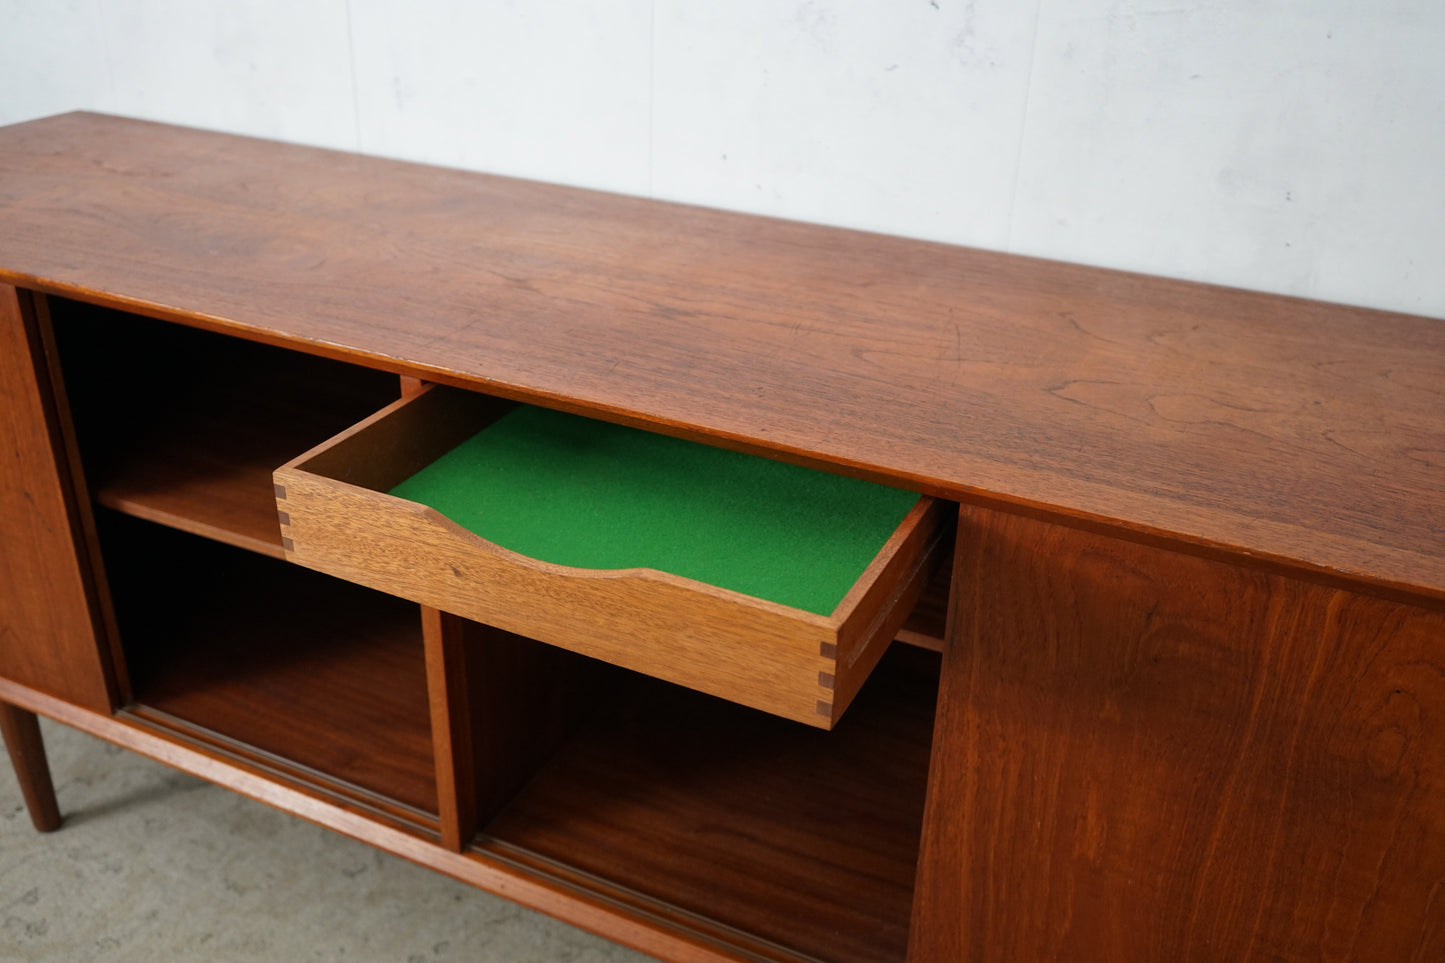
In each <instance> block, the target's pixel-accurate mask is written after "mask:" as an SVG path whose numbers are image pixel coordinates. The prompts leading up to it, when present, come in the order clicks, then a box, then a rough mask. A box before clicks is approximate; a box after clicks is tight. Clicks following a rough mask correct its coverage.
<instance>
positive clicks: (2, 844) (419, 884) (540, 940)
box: [0, 720, 649, 963]
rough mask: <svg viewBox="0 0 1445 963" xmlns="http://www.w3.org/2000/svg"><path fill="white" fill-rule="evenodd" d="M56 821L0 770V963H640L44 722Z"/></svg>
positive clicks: (5, 764)
mask: <svg viewBox="0 0 1445 963" xmlns="http://www.w3.org/2000/svg"><path fill="white" fill-rule="evenodd" d="M41 725H42V731H43V733H44V737H45V744H46V748H47V750H48V751H49V756H50V765H51V772H52V775H53V776H54V779H55V786H56V793H57V796H58V797H59V800H60V809H61V812H62V813H63V814H64V816H65V823H64V825H63V826H61V828H60V830H59V831H57V832H55V833H51V834H49V835H41V834H39V833H36V832H34V830H33V829H32V828H31V826H30V820H29V817H28V815H27V814H26V812H25V808H24V804H23V803H22V802H21V799H20V789H19V787H18V786H17V785H16V782H15V777H14V774H13V773H12V772H11V770H10V765H9V760H8V758H6V757H4V756H3V755H0V961H4V963H11V961H22V960H23V961H55V963H60V961H64V963H84V961H92V960H95V961H107V963H110V961H117V963H118V961H134V963H141V961H145V963H154V961H172V960H205V961H218V963H220V961H237V963H241V961H246V963H250V961H257V963H259V961H265V963H286V961H302V960H347V961H354V963H366V961H373V960H375V961H397V963H442V961H453V960H455V961H460V960H466V961H468V963H489V961H507V963H531V961H535V963H547V961H574V963H635V961H642V960H646V959H649V957H644V956H642V955H641V954H638V953H634V952H632V951H630V950H626V949H623V948H622V947H620V946H616V945H615V944H612V943H608V942H606V941H605V940H602V939H599V938H597V937H594V936H591V935H589V934H587V933H584V932H582V931H580V930H577V929H574V928H572V927H570V926H567V925H566V924H564V923H559V922H556V921H555V920H552V919H549V918H547V917H545V916H541V915H539V914H536V913H532V912H530V911H528V910H524V909H521V908H520V907H518V906H516V905H514V904H512V903H508V902H506V901H505V900H501V899H497V898H495V897H492V896H489V895H487V894H485V893H481V892H478V891H477V890H474V889H471V888H470V887H467V886H463V885H461V884H460V883H456V882H453V881H452V880H450V879H447V878H445V877H442V876H440V875H437V874H436V873H433V872H431V871H429V870H425V869H421V868H420V867H417V866H413V865H412V864H410V863H407V862H404V861H402V860H400V859H397V858H396V857H393V856H389V855H387V854H385V853H380V852H377V851H375V850H373V849H371V848H370V847H367V846H364V845H362V844H360V843H356V842H353V841H351V840H349V839H345V838H343V837H341V836H338V835H337V834H335V833H333V832H330V831H328V830H325V829H321V828H319V827H316V826H313V825H311V824H309V823H305V822H302V821H301V820H299V819H296V818H294V817H291V816H288V815H286V814H284V813H280V812H277V811H275V810H273V809H270V808H268V807H266V806H263V805H261V804H260V803H256V802H252V801H251V800H249V799H245V798H243V797H241V796H239V795H236V794H235V793H233V792H230V791H228V790H225V789H219V788H217V787H215V786H211V785H208V784H207V783H205V782H202V781H201V780H199V779H195V778H192V777H191V776H187V775H183V774H181V773H179V772H176V771H174V770H171V769H168V768H166V767H164V766H162V765H160V764H159V763H154V762H151V761H150V760H147V759H144V758H142V757H140V756H137V755H135V754H133V753H130V752H126V751H124V750H121V749H118V748H116V747H114V746H111V745H108V744H106V743H103V742H100V741H99V740H96V739H93V738H91V737H89V736H86V735H83V734H81V733H78V732H75V731H74V730H71V729H68V728H65V727H63V726H59V725H55V724H53V723H49V722H48V721H45V720H42V723H41Z"/></svg>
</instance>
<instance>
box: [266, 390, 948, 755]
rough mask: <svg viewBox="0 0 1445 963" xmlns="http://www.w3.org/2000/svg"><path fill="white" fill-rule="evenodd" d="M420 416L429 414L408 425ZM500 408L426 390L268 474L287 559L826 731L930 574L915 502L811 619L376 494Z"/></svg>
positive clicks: (925, 534)
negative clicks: (578, 557)
mask: <svg viewBox="0 0 1445 963" xmlns="http://www.w3.org/2000/svg"><path fill="white" fill-rule="evenodd" d="M424 410H425V411H427V412H429V413H430V414H431V415H434V417H424V418H418V417H417V415H418V412H421V411H424ZM498 413H499V412H498V411H497V404H496V403H495V402H494V401H491V400H489V399H486V398H480V397H478V396H475V395H468V394H466V393H464V392H456V391H452V390H450V389H428V390H426V391H425V392H424V393H422V394H420V395H418V396H416V397H414V398H411V399H406V400H403V401H400V402H397V403H395V404H393V405H391V406H390V407H388V408H387V409H385V410H384V411H383V412H380V413H379V414H378V415H377V416H376V417H375V418H372V419H368V420H367V421H366V422H363V423H362V424H361V425H358V426H357V428H356V429H354V430H352V431H348V432H345V433H343V434H342V435H341V436H339V437H338V438H337V439H335V440H334V443H333V442H328V443H325V444H323V445H319V446H318V447H317V448H315V449H313V450H312V451H310V452H307V453H306V454H304V455H301V456H299V457H298V458H296V459H294V460H293V461H291V462H289V463H288V464H286V465H285V466H283V467H282V468H280V469H278V470H277V471H276V473H275V475H274V478H275V482H276V491H277V499H276V505H277V509H278V511H279V512H280V513H281V514H282V515H283V516H284V518H285V522H284V523H283V525H282V538H283V542H284V544H285V545H286V555H287V558H288V559H290V560H291V561H294V562H296V563H298V564H301V565H305V566H307V567H309V568H314V569H316V570H317V571H321V572H326V573H328V574H330V575H335V576H337V577H338V578H344V579H347V580H348V581H353V582H357V583H358V584H361V585H366V586H369V587H371V588H374V589H377V590H380V591H383V592H389V593H391V594H394V595H398V596H400V597H402V598H406V599H410V600H412V601H414V602H419V603H421V604H422V605H427V606H432V607H435V608H439V609H442V610H444V611H447V612H451V613H453V614H455V615H460V616H463V617H464V618H468V619H471V620H473V621H476V622H483V623H486V624H488V625H493V626H496V627H497V628H500V629H503V630H505V631H507V632H513V633H516V634H518V635H521V636H524V637H526V638H531V639H537V640H540V641H542V642H546V643H548V644H550V645H557V646H560V647H562V648H565V649H568V650H570V651H573V652H579V653H581V654H583V655H587V656H590V657H592V658H595V659H600V660H602V661H605V662H609V663H611V664H613V665H621V666H624V667H626V668H630V669H636V670H637V671H640V672H645V673H647V674H649V675H653V676H655V677H657V678H661V679H667V680H669V681H672V682H677V683H679V684H681V685H686V686H689V687H691V688H695V689H698V690H699V691H702V692H708V693H710V694H713V695H718V696H722V697H723V698H727V699H732V700H733V701H736V702H740V703H742V704H744V705H750V706H753V707H754V708H759V709H763V710H765V711H768V712H775V713H777V714H779V715H783V716H786V717H787V718H790V719H794V720H797V721H799V722H806V723H808V724H809V725H814V726H820V727H824V728H827V727H831V726H832V725H833V724H835V723H836V721H837V719H838V718H839V717H840V716H841V715H842V713H843V711H844V710H846V708H847V706H848V703H849V701H850V700H851V699H852V697H853V695H854V694H855V693H856V692H857V690H858V687H859V686H860V685H861V684H862V681H863V679H865V678H867V675H868V671H869V670H870V669H871V668H872V667H873V664H874V663H875V662H876V661H877V659H878V656H879V655H880V654H881V652H882V651H883V649H884V648H885V647H886V646H887V644H888V642H889V641H891V640H892V638H893V636H894V634H895V633H896V632H897V630H898V629H899V627H900V626H901V625H902V623H903V621H904V619H905V618H906V617H907V614H908V612H909V611H910V610H911V608H912V606H913V603H914V602H915V601H916V600H917V598H918V596H919V594H920V593H921V592H922V590H923V586H924V585H925V584H926V582H927V580H928V574H929V564H928V563H929V560H930V557H931V555H932V554H933V553H934V551H935V550H936V549H937V547H938V545H939V544H940V531H939V530H940V527H941V519H942V515H943V512H942V508H941V503H939V502H936V501H935V500H933V499H928V498H923V499H920V500H919V502H918V504H917V505H916V506H915V507H914V509H913V510H912V511H910V512H909V514H908V516H907V517H906V518H905V519H904V520H903V522H902V523H901V524H900V525H899V527H898V529H897V531H896V532H895V533H894V535H893V536H892V537H891V538H890V539H889V541H888V542H887V544H885V545H884V546H883V548H882V549H881V550H880V551H879V553H878V555H877V557H876V558H875V560H874V562H873V563H872V564H871V565H870V566H869V567H868V569H867V570H866V571H865V572H864V573H863V574H862V576H860V578H859V580H858V582H857V584H856V585H855V586H854V588H853V589H852V590H850V591H849V592H848V594H847V595H845V597H844V598H843V600H842V601H841V602H840V603H839V605H838V608H837V609H836V610H835V611H834V613H833V614H832V615H831V616H828V617H824V616H820V615H815V614H813V613H810V612H805V611H802V610H799V609H793V608H789V607H787V606H783V605H779V604H777V603H774V602H770V601H765V600H762V599H757V598H753V597H750V596H746V595H743V594H741V593H737V592H731V591H728V590H725V589H721V588H717V587H715V586H711V585H706V584H703V583H700V582H695V581H692V580H691V579H686V578H682V577H680V576H676V575H673V574H671V573H666V572H656V571H653V570H650V569H625V570H616V571H602V570H588V569H575V568H568V567H565V566H560V565H554V564H550V563H547V562H542V561H538V560H535V559H530V558H526V557H524V556H521V555H518V554H516V553H514V552H510V551H508V550H507V549H505V548H502V547H500V546H497V545H493V544H491V543H490V542H487V541H486V540H484V539H482V538H480V537H478V536H476V535H474V534H472V533H471V532H468V531H466V530H465V529H463V528H461V527H460V526H459V525H457V524H456V523H454V522H452V521H450V520H449V519H447V518H445V517H443V516H442V515H441V514H439V513H438V512H436V511H435V510H433V509H431V508H428V507H426V506H423V505H419V504H415V503H412V502H408V501H405V500H403V499H400V498H395V497H393V496H391V495H387V494H385V492H384V489H385V488H387V487H390V486H391V485H394V484H396V482H398V481H400V480H401V479H403V478H405V477H407V475H409V474H411V472H413V471H415V470H416V468H418V467H420V466H421V465H424V464H426V463H428V462H429V461H431V460H433V459H435V458H436V457H438V456H440V455H441V454H442V453H444V452H445V451H446V450H448V449H449V448H450V447H451V446H452V445H455V444H456V443H457V440H459V439H460V438H465V437H467V436H468V435H469V434H471V433H472V432H474V431H476V430H478V429H479V428H480V427H482V425H483V424H485V419H488V418H490V417H495V416H496V414H498ZM363 485H365V486H368V487H362V486H363ZM371 486H375V488H378V489H382V490H380V491H377V490H372V487H371ZM543 600H545V601H543Z"/></svg>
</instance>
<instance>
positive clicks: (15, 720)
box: [0, 702, 60, 833]
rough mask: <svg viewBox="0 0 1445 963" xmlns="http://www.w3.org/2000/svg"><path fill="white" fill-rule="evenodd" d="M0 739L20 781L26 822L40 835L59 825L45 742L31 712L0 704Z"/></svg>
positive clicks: (7, 704)
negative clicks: (26, 815)
mask: <svg viewBox="0 0 1445 963" xmlns="http://www.w3.org/2000/svg"><path fill="white" fill-rule="evenodd" d="M0 736H4V738H5V748H6V749H8V750H9V751H10V764H11V765H13V766H14V767H15V778H16V779H17V780H19V782H20V793H21V795H23V796H24V797H25V806H26V808H27V809H29V810H30V821H31V822H32V823H34V824H35V828H36V829H37V830H39V831H40V832H42V833H48V832H50V831H51V830H53V829H56V828H58V827H59V826H60V808H59V807H58V806H57V805H56V804H55V786H54V785H52V784H51V782H50V766H48V765H47V764H46V762H45V743H43V742H41V740H40V723H39V721H38V720H36V718H35V713H33V712H26V711H25V710H24V709H18V708H16V707H15V706H12V705H10V704H9V703H8V702H0Z"/></svg>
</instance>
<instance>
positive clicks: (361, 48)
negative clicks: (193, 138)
mask: <svg viewBox="0 0 1445 963" xmlns="http://www.w3.org/2000/svg"><path fill="white" fill-rule="evenodd" d="M0 23H3V24H4V25H5V44H4V54H3V56H0V123H9V122H13V121H20V120H26V119H29V118H32V117H38V116H42V115H45V114H49V113H55V112H59V111H65V110H73V109H78V108H85V109H92V110H102V111H109V112H113V113H120V114H127V115H131V116H136V117H146V118H152V119H157V120H165V121H172V122H177V123H184V124H192V125H196V126H202V127H209V128H214V129H220V130H228V131H234V132H238V133H248V134H256V135H260V136H265V137H275V138H280V139H284V140H291V141H298V142H303V143H310V144H318V145H322V146H329V147H340V148H346V149H351V150H361V151H364V152H367V153H372V154H381V155H387V156H394V157H402V158H408V159H414V160H421V161H428V162H433V163H440V164H448V165H453V166H460V167H468V168H474V169H477V170H487V171H495V172H499V173H507V174H515V175H520V176H525V177H533V178H537V179H541V180H550V181H559V182H564V183H570V184H579V185H584V186H589V187H599V188H605V189H608V190H616V191H624V192H627V193H633V194H644V195H651V196H655V197H661V198H669V199H675V200H683V201H688V202H692V203H698V204H706V205H710V206H715V207H727V208H734V209H738V210H746V211H755V212H760V213H767V214H774V215H779V216H782V217H790V218H798V219H802V220H809V221H819V222H824V223H831V224H841V225H846V226H850V227H859V228H865V229H869V230H876V231H885V232H889V233H894V234H904V235H910V236H914V237H923V238H930V239H935V240H942V241H948V242H953V243H958V244H971V245H977V246H982V247H989V248H995V249H1003V250H1010V251H1017V252H1020V253H1026V254H1037V255H1042V256H1047V257H1054V258H1060V259H1064V260H1069V261H1078V262H1084V263H1090V264H1103V265H1109V266H1113V267H1122V268H1128V269H1134V270H1142V271H1147V272H1150V273H1156V274H1165V275H1170V276H1174V277H1187V278H1195V279H1200V280H1207V281H1214V282H1218V283H1222V284H1232V285H1238V286H1242V287H1250V288H1258V289H1263V290H1269V291H1278V292H1283V293H1289V294H1299V295H1305V296H1309V297H1318V298H1324V299H1327V300H1333V301H1344V302H1348V303H1354V304H1366V305H1372V306H1376V307H1383V308H1390V309H1395V310H1402V311H1408V312H1413V313H1419V314H1428V315H1432V316H1436V317H1445V53H1442V51H1445V2H1442V0H1173V2H1169V0H1158V2H1147V0H727V2H712V3H704V2H699V0H694V2H687V0H530V2H523V0H408V2H405V3H397V2H388V0H249V2H247V0H230V2H224V3H223V2H200V0H64V2H62V0H0Z"/></svg>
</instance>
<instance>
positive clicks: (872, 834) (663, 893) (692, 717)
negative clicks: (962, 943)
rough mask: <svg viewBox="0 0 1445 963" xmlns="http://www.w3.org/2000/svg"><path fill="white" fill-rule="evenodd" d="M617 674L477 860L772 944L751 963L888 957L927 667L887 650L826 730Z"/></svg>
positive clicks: (857, 962) (916, 801)
mask: <svg viewBox="0 0 1445 963" xmlns="http://www.w3.org/2000/svg"><path fill="white" fill-rule="evenodd" d="M620 675H622V678H620V679H619V680H618V681H617V682H616V683H615V684H613V685H610V686H609V687H608V693H609V695H610V698H609V699H607V700H606V701H605V702H604V704H603V706H602V707H601V709H600V711H599V712H598V713H597V714H596V716H594V717H593V718H591V719H589V720H587V721H586V722H585V723H583V724H582V725H581V726H580V727H579V729H578V732H577V734H576V736H575V737H574V738H573V739H572V740H571V741H570V742H569V743H568V744H567V745H566V746H564V747H563V749H562V750H561V751H560V752H559V753H558V754H557V756H556V757H555V758H554V759H553V760H552V762H551V763H550V764H549V765H548V766H546V767H545V768H544V769H543V770H542V771H541V772H540V773H538V775H537V777H536V778H535V779H533V780H532V782H530V783H529V784H528V785H527V786H526V787H525V788H524V789H523V790H522V791H521V792H520V793H519V794H518V796H517V798H516V799H515V800H514V801H513V803H512V804H511V805H510V806H508V807H507V808H506V809H505V810H503V812H502V813H501V815H499V816H498V817H497V818H496V819H495V820H493V821H492V822H491V823H490V824H489V825H488V826H486V828H485V829H484V831H483V833H484V834H483V836H482V837H481V838H480V840H479V844H478V846H479V849H480V851H482V852H487V853H492V852H496V853H498V854H507V855H512V856H513V857H514V858H516V859H518V860H519V861H522V862H526V861H527V860H528V858H529V856H530V857H531V858H533V859H535V860H539V861H540V862H541V865H544V866H545V865H548V864H550V865H552V866H554V867H561V869H559V871H560V872H568V871H570V872H571V873H574V874H576V876H577V877H578V878H579V879H580V880H587V879H590V880H591V881H592V885H593V887H594V888H596V889H598V890H600V891H601V892H604V893H605V892H607V891H608V890H609V889H610V888H614V887H615V888H620V893H619V898H622V899H626V898H627V896H626V895H625V894H634V896H635V897H636V898H645V897H651V898H652V899H653V900H655V901H657V902H658V903H659V904H665V905H670V906H671V907H672V908H673V909H674V911H675V912H680V913H684V914H692V915H695V916H696V917H699V918H700V919H701V920H702V921H710V923H711V924H712V925H714V926H717V927H720V928H722V930H723V931H724V932H720V933H719V936H720V937H721V938H727V937H728V936H729V935H730V936H731V942H734V943H737V942H741V943H743V944H744V945H746V944H747V942H748V941H749V940H751V941H759V942H761V943H763V944H771V945H772V949H771V950H769V949H768V948H766V947H757V948H756V949H755V952H756V953H757V954H758V955H757V956H756V957H753V956H748V957H745V958H747V959H769V960H771V959H784V960H794V959H798V958H801V959H805V960H828V961H833V963H843V961H848V963H881V961H887V960H901V959H902V958H903V955H904V952H905V949H906V943H907V937H908V908H909V905H910V902H911V899H912V893H913V876H914V867H915V865H916V863H917V858H918V839H919V829H920V824H921V820H922V814H923V793H924V786H925V783H926V779H927V768H928V754H929V745H930V737H931V722H932V710H933V705H934V696H935V693H936V691H937V683H938V657H937V655H935V654H934V653H931V652H926V651H922V650H919V649H915V648H913V647H910V646H892V647H891V648H890V649H889V651H888V653H887V655H885V656H884V658H883V661H882V663H881V664H880V666H879V667H878V670H877V672H875V673H874V674H873V676H871V677H870V678H869V680H868V683H867V684H866V685H865V686H864V688H863V691H862V692H861V693H860V694H859V696H858V700H857V702H856V704H855V705H854V706H853V708H852V710H850V711H849V713H848V715H847V716H845V717H844V718H843V720H842V721H841V722H840V723H839V724H838V727H837V728H836V729H834V730H833V731H831V732H821V731H819V730H816V729H810V728H807V727H804V726H798V725H794V724H793V723H790V722H788V721H786V720H782V719H777V718H774V717H772V716H768V715H764V714H763V713H760V712H756V711H754V710H751V709H746V708H743V707H741V706H737V705H732V704H730V703H727V702H723V701H721V700H718V699H712V698H710V697H707V696H701V695H698V694H697V693H695V692H688V691H686V690H684V689H681V688H678V687H676V686H671V685H667V684H665V683H661V682H658V681H656V680H653V679H644V678H641V677H638V676H632V675H629V674H626V673H622V674H620ZM499 847H500V848H499ZM659 909H660V911H664V912H665V909H664V908H663V907H660V908H659ZM728 929H731V931H732V932H731V934H728V933H726V932H725V931H726V930H728Z"/></svg>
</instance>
